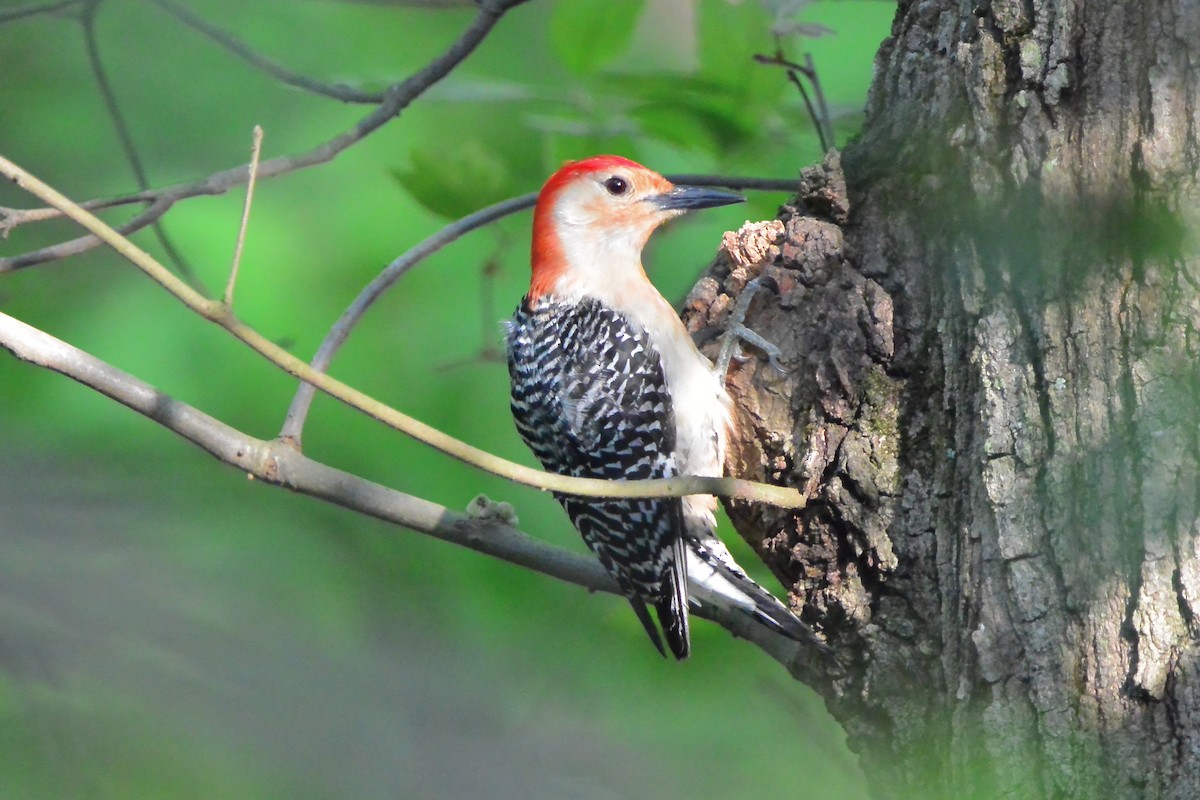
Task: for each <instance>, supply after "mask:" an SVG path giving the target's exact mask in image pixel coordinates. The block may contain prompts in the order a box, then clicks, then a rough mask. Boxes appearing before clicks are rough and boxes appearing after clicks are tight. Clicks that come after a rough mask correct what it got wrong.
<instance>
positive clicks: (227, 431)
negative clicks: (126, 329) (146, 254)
mask: <svg viewBox="0 0 1200 800" xmlns="http://www.w3.org/2000/svg"><path fill="white" fill-rule="evenodd" d="M0 347H3V348H4V349H6V350H8V351H9V352H11V353H12V354H13V355H14V356H16V357H17V358H19V359H21V360H22V361H25V362H26V363H29V364H34V365H36V366H39V367H43V368H45V369H49V370H52V371H54V372H57V373H59V374H61V375H65V376H67V377H68V378H71V379H73V380H75V381H77V382H79V383H81V384H83V385H84V386H87V387H88V388H90V389H93V390H95V391H97V392H99V393H101V394H103V395H105V396H107V397H109V398H112V399H113V400H115V401H117V402H118V403H121V404H122V405H124V406H126V407H128V408H131V409H133V410H134V411H136V412H138V413H139V414H142V415H144V416H146V417H148V418H149V419H151V420H153V421H154V422H156V423H158V424H159V425H161V426H163V427H164V428H166V429H167V430H170V431H173V432H174V433H177V434H179V435H180V436H181V437H183V438H184V439H187V440H188V441H190V442H192V443H193V444H195V445H197V446H198V447H200V448H201V449H202V450H204V451H205V452H207V453H209V454H210V455H212V456H214V457H216V458H217V459H219V460H220V461H222V462H224V463H226V464H230V465H232V466H233V467H236V468H237V469H239V470H241V471H243V472H245V473H246V474H248V475H250V476H252V477H254V478H255V479H257V480H260V481H262V482H264V483H267V484H269V485H272V486H280V487H283V488H285V489H289V490H291V491H294V492H298V493H300V494H305V495H308V496H310V497H316V498H319V499H321V500H325V501H327V502H330V503H333V504H335V505H338V506H341V507H342V508H346V509H349V510H351V511H355V512H358V513H360V514H366V515H368V516H371V517H375V518H376V519H380V520H383V521H385V522H390V523H392V524H395V525H400V526H403V527H405V528H408V529H410V530H413V531H417V532H418V533H424V534H427V535H429V536H433V537H434V538H437V539H440V540H442V541H445V542H451V543H453V544H457V545H460V546H462V547H466V548H468V549H470V550H474V551H477V552H479V553H483V554H485V555H489V556H492V557H494V558H498V559H501V560H503V561H507V562H509V563H510V564H516V565H517V566H520V567H525V568H526V569H531V570H534V571H535V572H540V573H542V574H543V575H549V576H550V577H553V578H557V579H558V580H561V581H565V582H567V583H573V584H577V585H579V586H582V587H584V588H585V589H588V590H589V591H603V592H610V593H613V594H618V593H619V592H618V591H617V587H616V585H615V583H614V581H613V580H612V578H610V577H609V576H608V574H607V573H606V572H605V571H604V569H603V568H602V567H601V566H600V564H599V563H598V562H597V561H596V560H595V559H592V558H588V557H585V556H582V555H577V554H575V553H571V552H568V551H566V550H562V549H559V548H557V547H554V546H552V545H548V544H546V543H545V542H542V541H539V540H538V539H535V538H533V537H532V536H530V535H529V534H527V533H523V532H522V531H519V530H517V529H516V528H512V527H509V526H508V525H504V524H502V523H500V522H498V521H491V520H477V519H472V518H470V517H467V516H465V515H463V514H459V513H456V512H454V511H451V510H449V509H447V508H446V507H444V506H441V505H438V504H436V503H432V502H430V501H428V500H425V499H423V498H420V497H414V496H412V495H408V494H404V493H403V492H398V491H396V490H394V489H389V488H387V487H385V486H381V485H379V484H377V483H373V482H371V481H368V480H366V479H364V478H360V477H358V476H357V475H351V474H350V473H347V472H342V471H341V470H337V469H334V468H333V467H330V466H327V465H325V464H322V463H320V462H317V461H313V460H312V459H310V458H307V457H305V456H304V455H302V454H301V453H300V452H299V451H297V450H296V449H294V448H292V447H289V446H287V445H285V444H283V443H281V442H278V441H275V442H266V441H263V440H261V439H256V438H254V437H252V436H249V435H247V434H245V433H243V432H241V431H239V430H237V429H235V428H232V427H230V426H228V425H226V424H225V423H223V422H221V421H220V420H217V419H214V418H213V417H210V416H208V415H207V414H205V413H203V412H201V411H199V410H198V409H196V408H193V407H192V406H189V405H187V404H186V403H182V402H180V401H178V400H176V399H174V398H173V397H170V396H169V395H166V394H163V393H162V392H160V391H158V390H157V389H155V388H154V387H153V386H151V385H149V384H147V383H144V382H143V381H140V380H138V379H137V378H135V377H134V376H132V375H129V374H128V373H126V372H123V371H121V370H119V369H117V368H116V367H113V366H112V365H110V364H108V363H106V362H104V361H101V360H100V359H98V358H96V357H94V356H92V355H90V354H88V353H85V352H83V351H82V350H79V349H77V348H75V347H72V346H71V345H69V344H67V343H66V342H63V341H61V340H59V339H56V338H54V337H53V336H50V335H49V334H47V333H44V332H42V331H39V330H37V329H36V328H33V327H31V326H29V325H27V324H25V323H24V322H21V321H20V320H17V319H14V318H12V317H10V316H8V315H6V314H3V313H0ZM693 612H694V613H696V614H697V615H698V616H701V617H704V618H706V619H710V620H713V621H714V622H716V623H718V624H719V625H721V626H722V627H724V628H725V629H727V630H728V631H730V632H731V633H733V635H735V636H738V637H740V638H743V639H746V640H747V641H749V642H752V643H753V644H755V645H756V646H757V647H759V649H761V650H762V651H763V652H765V653H767V654H768V655H769V656H771V657H772V658H774V659H775V660H776V661H778V662H779V663H780V664H782V665H783V666H784V667H785V668H786V669H787V670H788V671H789V672H790V673H791V674H792V675H795V676H796V677H801V678H802V677H808V676H811V674H812V672H811V671H812V669H813V668H814V666H815V665H817V664H820V665H821V667H822V668H828V663H827V662H825V661H820V660H819V659H818V657H817V656H815V655H813V653H814V652H815V651H813V650H812V649H811V648H805V647H803V646H802V645H800V644H798V643H796V642H793V641H791V640H790V639H787V638H785V637H783V636H779V635H778V634H775V633H773V632H771V631H769V630H767V628H766V627H765V626H763V625H761V624H759V623H757V622H755V621H754V620H753V619H752V618H751V617H750V616H748V615H747V614H744V613H742V612H740V611H738V610H737V609H732V608H718V607H715V606H711V605H704V606H697V607H694V608H693Z"/></svg>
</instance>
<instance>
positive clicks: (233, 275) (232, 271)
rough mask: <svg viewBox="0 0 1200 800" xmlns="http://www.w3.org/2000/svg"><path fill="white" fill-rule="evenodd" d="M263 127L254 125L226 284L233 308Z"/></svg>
mask: <svg viewBox="0 0 1200 800" xmlns="http://www.w3.org/2000/svg"><path fill="white" fill-rule="evenodd" d="M262 140H263V129H262V126H261V125H255V126H254V133H253V141H252V143H251V145H250V179H249V180H248V181H246V202H245V204H243V206H242V222H241V224H240V225H238V235H237V244H236V245H234V248H233V266H232V267H230V268H229V282H228V283H226V284H225V307H226V308H230V309H232V308H233V287H234V284H236V283H237V276H238V266H239V265H240V264H241V263H242V248H243V247H244V246H245V244H246V226H247V225H249V224H250V205H251V203H253V202H254V181H255V178H256V177H257V176H258V157H259V156H260V155H262Z"/></svg>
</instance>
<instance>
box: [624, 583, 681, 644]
mask: <svg viewBox="0 0 1200 800" xmlns="http://www.w3.org/2000/svg"><path fill="white" fill-rule="evenodd" d="M629 605H631V606H633V613H635V614H637V618H638V620H639V621H640V622H641V623H642V627H643V628H645V629H646V633H647V635H649V637H650V641H652V642H654V646H655V647H657V648H658V652H659V654H660V655H661V656H662V657H663V658H666V657H667V651H666V650H664V649H663V643H662V637H661V636H659V635H658V628H656V627H655V626H654V620H652V619H651V618H650V612H649V611H647V610H646V604H645V603H644V602H643V601H642V599H641V598H640V597H634V596H632V595H631V596H630V597H629ZM658 618H659V619H660V620H661V619H662V609H661V608H659V609H658ZM666 627H667V626H666V625H663V628H664V629H665V628H666ZM670 638H671V636H670V633H668V634H667V641H670ZM674 650H675V647H674V645H672V647H671V651H672V652H674Z"/></svg>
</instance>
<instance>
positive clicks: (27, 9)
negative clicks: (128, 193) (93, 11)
mask: <svg viewBox="0 0 1200 800" xmlns="http://www.w3.org/2000/svg"><path fill="white" fill-rule="evenodd" d="M83 1H84V0H62V2H59V3H46V4H45V5H40V6H22V7H21V8H10V9H8V10H7V11H0V25H2V24H4V23H5V22H12V21H13V20H17V19H24V18H25V17H32V16H34V15H36V14H53V13H54V12H55V11H62V10H63V9H64V8H70V7H71V6H76V5H79V4H80V3H81V2H83Z"/></svg>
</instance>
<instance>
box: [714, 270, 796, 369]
mask: <svg viewBox="0 0 1200 800" xmlns="http://www.w3.org/2000/svg"><path fill="white" fill-rule="evenodd" d="M765 280H766V282H768V283H770V284H771V285H774V283H775V282H774V281H772V280H770V279H765ZM763 282H764V278H763V277H762V276H759V277H757V278H754V279H753V280H750V281H747V282H746V285H745V287H744V288H743V289H742V293H741V294H740V295H738V299H737V303H736V304H735V305H734V307H733V310H732V311H731V312H729V320H728V322H727V323H726V327H725V333H724V334H722V337H721V351H720V353H719V354H718V356H717V367H716V369H717V374H718V375H725V374H726V373H728V372H729V362H730V361H731V360H732V359H733V357H734V355H735V353H736V352H737V350H738V344H739V343H740V342H745V343H746V344H749V345H751V346H752V347H756V348H758V349H759V350H761V351H762V352H763V354H764V355H766V357H767V363H768V364H770V366H771V368H772V369H773V370H775V371H776V372H778V373H780V374H783V373H786V372H787V370H786V369H785V368H784V366H783V364H782V363H781V361H780V359H781V358H782V356H783V351H781V350H780V349H779V348H778V347H777V346H776V345H774V344H772V343H771V342H769V341H767V340H766V339H764V338H763V337H762V336H761V335H760V334H758V333H756V332H754V331H752V330H750V329H749V328H747V327H746V326H745V324H744V323H745V321H746V312H747V311H748V310H749V309H750V301H751V300H753V299H754V294H755V292H757V291H758V290H759V289H760V288H761V287H762V285H763ZM739 357H740V355H739Z"/></svg>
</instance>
